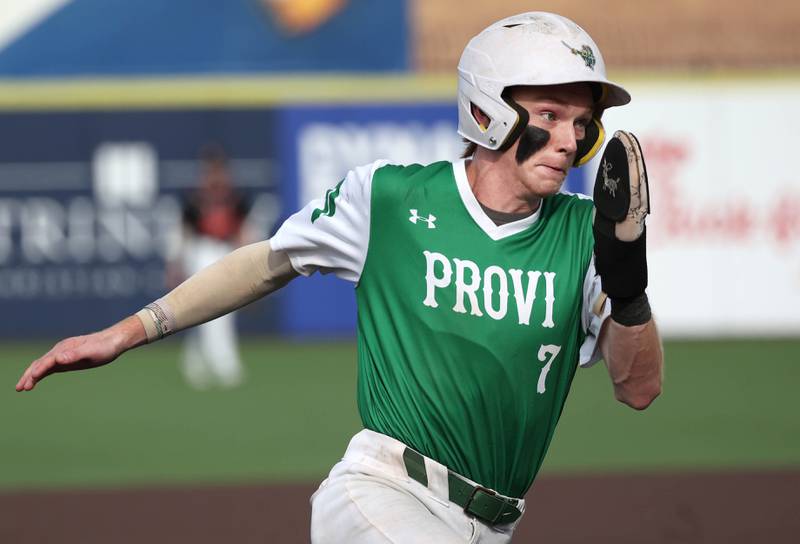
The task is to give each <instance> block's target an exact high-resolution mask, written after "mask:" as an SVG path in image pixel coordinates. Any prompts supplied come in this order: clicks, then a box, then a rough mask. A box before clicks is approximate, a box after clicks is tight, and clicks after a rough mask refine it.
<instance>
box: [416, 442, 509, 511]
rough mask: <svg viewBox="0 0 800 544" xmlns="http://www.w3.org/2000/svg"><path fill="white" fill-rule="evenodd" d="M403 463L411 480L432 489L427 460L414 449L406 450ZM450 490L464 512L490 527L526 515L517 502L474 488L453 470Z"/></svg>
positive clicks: (487, 490)
mask: <svg viewBox="0 0 800 544" xmlns="http://www.w3.org/2000/svg"><path fill="white" fill-rule="evenodd" d="M403 462H404V463H405V465H406V472H408V476H409V478H411V479H413V480H416V481H418V482H419V483H421V484H422V485H424V486H425V487H428V473H427V471H426V470H425V458H424V457H423V456H422V455H421V454H420V453H418V452H416V451H414V450H412V449H411V448H406V449H405V451H404V452H403ZM447 487H448V491H449V494H450V500H451V501H452V502H454V503H456V504H457V505H459V506H460V507H461V508H463V509H464V512H467V513H468V514H472V515H473V516H475V517H476V518H478V519H480V520H482V521H484V522H486V523H488V524H489V525H501V524H504V523H511V522H514V521H516V520H517V519H518V518H519V517H520V516H521V515H522V512H520V511H519V509H518V508H517V504H518V501H517V500H516V499H507V498H505V497H501V496H500V495H498V494H497V493H496V492H494V491H492V490H491V489H486V488H485V487H481V486H479V485H472V484H470V483H469V482H467V481H466V480H464V479H463V478H462V477H461V476H459V475H458V474H456V473H455V472H453V471H452V470H448V471H447Z"/></svg>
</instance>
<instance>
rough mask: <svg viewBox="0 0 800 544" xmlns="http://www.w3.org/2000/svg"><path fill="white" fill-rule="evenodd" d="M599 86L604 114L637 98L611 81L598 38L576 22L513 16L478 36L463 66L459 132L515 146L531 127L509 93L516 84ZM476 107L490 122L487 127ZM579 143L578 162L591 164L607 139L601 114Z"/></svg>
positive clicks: (542, 15) (492, 144)
mask: <svg viewBox="0 0 800 544" xmlns="http://www.w3.org/2000/svg"><path fill="white" fill-rule="evenodd" d="M577 82H587V83H596V84H598V85H597V86H596V87H595V86H593V88H594V89H596V90H597V92H596V96H595V100H596V102H597V105H598V106H599V109H600V111H602V110H603V109H605V108H608V107H611V106H621V105H623V104H627V103H628V102H630V100H631V96H630V94H628V91H626V90H625V89H623V88H622V87H621V86H620V85H617V84H616V83H612V82H611V81H609V80H608V79H607V78H606V66H605V62H604V61H603V56H602V55H601V54H600V49H598V47H597V44H595V43H594V40H592V38H591V37H590V36H589V34H587V33H586V31H585V30H583V29H582V28H581V27H580V26H578V25H577V24H575V23H574V22H573V21H571V20H569V19H567V18H566V17H562V16H560V15H556V14H554V13H546V12H541V11H534V12H529V13H522V14H520V15H514V16H512V17H507V18H505V19H503V20H501V21H498V22H496V23H494V24H493V25H491V26H489V27H488V28H486V29H485V30H483V31H482V32H481V33H480V34H478V35H477V36H475V37H474V38H472V39H471V40H470V41H469V43H468V44H467V47H466V48H465V49H464V52H463V53H462V55H461V60H460V61H459V63H458V133H459V134H460V135H461V136H463V137H464V138H466V139H467V140H469V141H471V142H474V143H476V144H478V145H480V146H482V147H486V148H488V149H505V148H507V147H508V146H510V145H511V144H512V143H513V142H514V141H515V140H516V139H517V138H518V137H519V135H520V134H521V133H522V131H523V130H524V129H525V127H526V126H527V125H528V113H527V111H525V109H524V108H522V107H521V106H519V105H518V104H516V103H515V102H514V101H513V100H511V98H510V97H509V96H508V95H507V93H506V94H504V91H505V90H506V89H508V88H509V87H512V86H516V85H558V84H563V83H577ZM472 104H475V105H476V106H477V107H478V108H480V109H481V110H482V111H483V112H484V113H485V114H486V115H487V116H488V117H489V119H490V123H489V126H488V127H482V126H481V125H479V124H478V122H477V121H476V120H475V117H474V116H473V114H472ZM593 121H594V122H593V124H592V125H591V126H590V127H588V129H587V136H586V138H585V139H584V140H583V141H582V142H579V149H578V155H577V157H576V160H575V163H576V164H578V165H580V164H584V163H585V162H586V161H588V160H589V159H590V158H591V157H592V155H594V154H595V153H596V152H597V150H598V149H599V148H600V146H601V145H602V143H603V139H604V137H605V134H604V131H603V125H602V123H601V122H600V118H599V115H598V116H596V117H595V118H594V120H593Z"/></svg>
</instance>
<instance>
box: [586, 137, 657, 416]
mask: <svg viewBox="0 0 800 544" xmlns="http://www.w3.org/2000/svg"><path fill="white" fill-rule="evenodd" d="M594 203H595V218H594V240H595V249H594V252H595V268H596V269H597V273H598V274H599V275H600V280H601V283H602V287H603V292H605V293H606V294H607V295H608V299H609V301H608V302H609V303H610V304H611V318H610V319H608V320H606V323H605V324H604V325H603V330H602V331H601V333H600V349H601V351H602V353H603V358H604V359H605V361H606V366H607V367H608V371H609V374H610V376H611V381H612V382H613V383H614V393H615V395H616V397H617V399H619V400H620V401H621V402H624V403H625V404H627V405H629V406H631V407H633V408H636V409H637V410H642V409H644V408H646V407H647V406H649V405H650V403H651V402H653V400H654V399H655V398H656V397H657V396H658V395H659V394H660V393H661V385H662V378H663V365H664V355H663V350H662V348H661V339H660V337H659V334H658V330H657V329H656V325H655V322H654V321H653V318H652V315H651V312H650V304H649V302H648V300H647V295H646V294H645V288H646V287H647V251H646V243H647V230H646V228H645V218H646V216H647V214H648V213H649V212H650V193H649V187H648V180H647V169H646V168H645V164H644V158H643V156H642V150H641V147H640V146H639V142H638V141H637V140H636V137H635V136H634V135H633V134H631V133H629V132H624V131H618V132H616V133H615V134H614V136H613V137H612V138H611V140H609V142H608V145H607V146H606V150H605V152H604V153H603V156H602V158H601V160H600V167H599V169H598V172H597V178H596V179H595V185H594Z"/></svg>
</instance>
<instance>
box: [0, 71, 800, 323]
mask: <svg viewBox="0 0 800 544" xmlns="http://www.w3.org/2000/svg"><path fill="white" fill-rule="evenodd" d="M623 83H625V84H627V85H628V86H629V88H630V90H631V91H632V94H633V95H634V103H633V104H632V105H631V106H630V107H628V108H619V109H612V110H609V111H608V112H606V114H605V116H604V120H605V122H606V125H607V128H608V129H609V132H613V130H614V129H616V128H623V127H624V128H627V129H629V130H633V131H634V132H635V133H636V134H637V135H638V136H639V137H640V139H641V141H642V144H643V147H644V149H645V155H646V157H647V162H648V168H649V172H650V176H651V180H652V183H653V186H652V189H653V191H652V192H653V208H654V213H653V215H652V217H651V220H650V223H649V225H650V226H649V237H650V238H649V240H650V263H651V271H652V272H651V287H650V295H651V298H652V300H653V305H654V307H655V309H656V312H657V315H658V317H659V321H660V323H661V326H662V329H663V331H664V333H665V334H666V335H668V336H697V335H699V336H719V335H794V334H797V333H798V332H800V316H797V315H796V313H795V312H793V311H792V310H793V309H794V307H796V306H797V303H798V302H800V179H798V176H797V174H796V172H795V169H794V166H793V165H790V159H789V158H790V157H792V155H793V153H792V149H790V146H791V145H792V142H793V140H792V136H793V133H792V131H793V129H794V127H796V126H798V121H800V106H798V104H797V103H796V96H797V95H798V91H800V78H798V77H793V78H776V77H766V76H763V75H762V76H742V75H739V76H738V77H708V78H703V79H696V78H695V79H691V78H670V79H663V78H655V79H645V78H643V77H641V76H639V77H629V78H627V79H625V78H623ZM453 94H454V81H452V80H450V79H448V78H436V77H433V78H431V77H427V78H420V77H409V78H405V77H389V78H377V77H353V78H349V77H348V78H344V77H336V78H283V79H281V78H272V79H267V78H247V79H238V80H230V79H209V80H174V79H170V80H97V81H86V80H82V81H51V82H33V83H31V82H26V83H19V82H8V81H6V82H0V141H2V142H3V145H2V146H0V303H1V304H2V306H3V308H4V309H5V310H6V312H4V313H5V315H7V316H10V315H13V316H14V318H13V319H4V320H3V321H2V323H1V324H0V336H6V337H16V336H50V335H61V334H72V333H77V332H81V331H84V330H86V329H92V328H97V327H101V326H103V325H105V324H107V323H108V322H110V321H113V320H115V319H118V318H119V317H121V316H123V315H125V314H126V313H129V312H131V311H134V310H135V309H137V308H138V307H140V306H141V305H143V304H145V303H146V302H148V301H149V300H152V299H153V298H156V297H157V296H158V295H159V294H160V293H161V292H163V289H164V285H165V283H164V263H165V261H166V260H167V259H168V258H169V257H170V251H171V249H170V248H171V247H173V245H174V244H173V242H174V240H173V238H174V236H175V233H176V229H177V226H178V224H179V221H180V197H181V195H182V194H184V193H185V192H186V191H188V190H189V189H190V188H191V186H192V184H193V183H194V182H195V180H196V176H197V163H196V157H197V152H198V150H199V148H200V147H201V146H202V145H203V144H204V143H207V142H209V141H214V142H219V143H221V144H222V145H224V146H225V147H226V148H227V149H228V152H229V153H230V155H231V158H232V163H231V165H232V168H233V173H234V178H235V179H236V180H237V183H238V184H239V185H240V187H241V188H242V189H243V190H244V191H245V192H247V193H248V194H249V195H250V197H251V198H252V199H253V202H254V203H255V206H254V213H253V214H252V215H251V220H252V224H253V226H254V228H255V229H256V230H257V231H258V232H260V233H261V234H262V235H263V236H265V237H266V236H269V235H270V233H271V232H272V231H273V230H274V228H275V226H276V224H278V223H279V222H280V221H281V220H282V219H283V218H285V217H286V216H288V215H289V214H290V213H292V212H293V211H294V210H295V209H297V208H298V207H299V206H300V205H302V203H304V202H305V201H307V200H308V199H310V198H312V197H313V196H314V195H319V194H322V193H324V191H325V190H326V189H327V188H328V187H330V186H332V185H335V184H336V182H338V180H339V179H341V177H342V176H343V175H344V173H345V172H346V171H347V169H348V168H349V167H352V166H355V165H359V164H363V163H367V162H370V161H372V160H374V159H377V158H389V159H392V160H395V161H398V162H430V161H433V160H438V159H445V158H452V157H455V156H457V155H458V154H459V153H460V151H461V149H462V145H461V142H460V139H459V138H458V137H457V135H456V134H455V126H456V111H455V108H454V106H453V105H452V97H453ZM596 169H597V164H596V162H595V163H592V164H590V165H588V166H587V167H584V168H582V169H579V170H577V171H575V172H574V173H573V174H572V175H571V177H570V179H569V180H568V184H567V187H568V189H570V190H573V191H581V190H584V191H586V190H589V187H590V185H591V183H592V181H593V177H594V172H595V171H596ZM75 308H80V319H75V318H74V311H75ZM309 308H313V309H314V310H313V311H309ZM354 310H355V306H354V297H353V292H352V286H350V285H349V284H346V283H344V282H341V281H339V280H336V279H335V278H333V277H319V278H314V279H311V280H305V279H300V280H298V281H296V282H294V283H293V284H292V285H290V286H289V287H288V288H287V289H285V291H284V292H282V293H280V295H279V296H276V297H274V298H271V299H269V300H267V301H265V302H262V303H260V304H257V305H255V306H253V307H251V308H248V309H246V310H245V311H244V312H242V313H241V317H240V325H241V326H242V327H243V328H244V329H246V330H248V331H254V332H255V331H263V332H277V333H282V334H289V335H296V336H309V335H310V336H337V335H345V336H347V335H352V334H353V330H354V324H355V311H354ZM42 316H47V319H43V318H42Z"/></svg>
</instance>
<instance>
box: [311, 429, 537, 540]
mask: <svg viewBox="0 0 800 544" xmlns="http://www.w3.org/2000/svg"><path fill="white" fill-rule="evenodd" d="M405 448H406V445H405V444H403V443H402V442H400V441H398V440H395V439H394V438H391V437H388V436H386V435H383V434H380V433H376V432H374V431H370V430H366V429H365V430H363V431H361V432H359V433H358V434H356V435H355V436H354V437H353V439H352V440H351V441H350V444H349V446H348V447H347V451H346V452H345V455H344V458H343V459H342V460H341V461H340V462H339V463H337V464H336V465H335V466H334V467H333V469H332V470H331V472H330V474H329V476H328V478H327V479H326V480H325V481H324V482H322V485H320V487H319V489H318V490H317V492H316V493H314V495H313V496H312V497H311V506H312V508H311V542H312V543H313V544H330V543H337V544H338V543H348V544H377V543H398V544H415V543H435V544H465V543H481V544H505V543H508V542H511V537H512V535H513V532H514V529H515V528H516V527H517V525H518V524H519V519H518V520H517V521H515V522H513V523H508V524H505V525H495V526H490V525H488V524H486V523H484V522H482V521H480V520H477V519H475V518H474V517H473V516H471V515H469V514H467V513H465V512H464V510H463V509H462V508H461V507H460V506H458V505H457V504H455V503H453V502H450V501H449V499H448V483H447V474H448V471H447V467H445V466H444V465H442V464H440V463H437V462H436V461H434V460H432V459H429V458H427V457H426V458H425V469H426V473H427V476H428V486H427V487H426V486H423V485H422V484H421V483H419V482H417V481H416V480H413V479H411V478H409V476H408V474H407V472H406V468H405V464H404V462H403V451H404V450H405ZM473 483H474V482H473ZM518 508H519V509H520V511H522V512H523V513H524V511H525V501H523V500H520V501H519V505H518ZM520 519H521V518H520Z"/></svg>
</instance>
